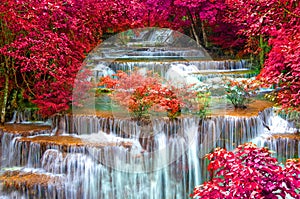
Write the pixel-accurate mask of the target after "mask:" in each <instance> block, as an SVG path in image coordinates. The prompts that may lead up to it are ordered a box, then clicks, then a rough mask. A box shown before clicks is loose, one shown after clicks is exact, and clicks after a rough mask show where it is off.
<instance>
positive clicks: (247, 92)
mask: <svg viewBox="0 0 300 199" xmlns="http://www.w3.org/2000/svg"><path fill="white" fill-rule="evenodd" d="M259 86H260V84H259V83H258V82H257V81H256V80H251V79H248V80H245V79H244V80H240V81H235V80H229V81H228V82H227V83H226V85H225V91H226V98H227V99H229V100H230V102H231V103H232V104H233V106H234V107H235V108H240V109H245V108H247V106H246V105H247V104H248V103H250V102H251V99H250V97H252V96H253V95H254V94H256V91H257V89H258V88H259Z"/></svg>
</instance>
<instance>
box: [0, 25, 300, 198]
mask: <svg viewBox="0 0 300 199" xmlns="http://www.w3.org/2000/svg"><path fill="white" fill-rule="evenodd" d="M170 35H171V32H170V31H166V30H163V31H162V32H160V31H154V32H150V34H148V33H144V32H141V33H140V34H139V35H138V36H135V37H134V40H135V42H127V45H128V46H130V48H128V46H127V48H122V47H120V46H118V45H116V42H115V41H113V40H112V41H109V42H107V43H106V46H105V45H103V46H102V48H101V49H98V50H95V51H94V53H92V54H91V55H90V56H89V58H90V61H89V62H87V63H88V64H87V65H88V66H89V68H92V71H93V75H94V78H95V79H97V78H99V77H101V76H105V75H111V74H113V73H115V72H116V71H117V70H124V71H128V70H133V68H134V67H136V66H137V67H138V68H139V69H147V70H153V71H155V72H158V73H159V74H160V75H161V76H163V77H166V78H167V76H168V77H170V78H171V79H172V78H173V79H176V78H183V79H184V80H186V81H187V80H192V81H195V82H199V83H203V84H205V85H212V84H213V85H214V86H215V85H216V83H215V81H217V82H219V83H220V84H223V86H224V80H223V77H224V76H228V77H232V78H236V77H239V78H245V77H249V74H250V73H247V72H248V71H250V70H251V64H250V63H249V62H247V61H246V60H238V61H236V60H220V61H214V60H211V58H210V57H209V56H208V55H207V53H206V52H205V51H203V49H200V50H199V49H198V50H196V51H194V50H192V49H191V48H188V45H190V43H189V41H188V40H183V42H181V44H184V45H185V46H183V47H182V46H181V47H180V46H179V47H180V48H179V47H178V46H175V47H176V48H175V47H174V46H173V47H172V48H171V49H172V50H170V48H166V47H161V46H160V45H158V46H159V47H157V46H155V47H153V44H157V42H158V41H161V40H163V41H164V42H166V43H167V44H169V43H172V42H173V43H174V41H176V42H175V43H178V42H177V40H175V38H172V37H171V36H170ZM146 37H147V38H148V39H145V38H146ZM139 42H140V43H139ZM137 43H139V46H138V47H137ZM145 43H146V44H151V45H150V47H149V46H144V44H145ZM111 44H114V45H115V46H116V47H115V48H110V47H111ZM141 45H142V46H141ZM178 57H179V58H180V59H179V60H178ZM175 58H176V59H175ZM107 60H110V61H107ZM180 68H181V69H180ZM171 69H172V70H171ZM179 69H180V70H179ZM172 71H173V72H172ZM245 71H246V72H245ZM176 72H178V73H176ZM239 72H241V73H239ZM167 74H168V75H167ZM176 75H177V76H176ZM250 76H251V74H250ZM215 115H216V116H211V117H207V118H205V119H201V118H200V117H192V116H187V117H180V118H178V119H175V120H172V121H170V120H168V119H166V118H151V123H150V124H140V123H138V122H136V121H133V120H131V119H129V118H121V117H105V116H103V117H102V116H96V115H85V114H74V115H73V116H70V115H65V116H63V117H60V118H59V121H58V124H60V127H61V128H63V129H62V132H64V133H63V135H61V136H54V135H52V129H49V128H48V129H47V128H46V129H43V130H24V131H16V130H9V129H8V128H2V129H0V138H1V143H0V144H1V147H0V150H1V151H0V168H1V173H2V177H1V176H0V182H1V184H0V185H1V186H0V198H1V199H4V198H5V199H6V198H22V199H23V198H24V199H29V198H49V199H52V198H58V199H64V198H65V199H116V198H125V199H186V198H189V194H191V193H192V191H193V188H194V187H195V186H197V185H199V184H201V183H203V182H204V181H206V180H208V179H209V174H208V172H207V170H206V166H207V164H208V162H207V160H205V158H204V156H205V154H207V153H209V152H211V151H212V150H213V149H214V148H215V147H225V148H226V149H228V150H233V149H234V148H236V147H237V146H238V145H240V144H243V143H245V142H249V141H253V142H255V143H257V144H258V145H259V146H268V147H269V148H270V149H271V150H274V151H276V152H277V157H280V158H281V160H284V159H286V158H291V157H293V156H298V155H299V153H300V152H299V150H300V149H299V145H300V144H299V141H298V140H297V139H294V137H284V138H282V137H279V136H278V134H280V133H281V134H283V133H284V134H286V133H289V134H292V132H291V131H292V129H291V128H290V127H289V126H288V123H286V121H285V120H283V119H281V118H279V117H278V116H277V115H276V114H274V111H273V109H272V108H268V109H265V110H263V111H261V112H260V113H259V114H258V115H257V116H250V117H246V116H228V115H224V114H223V115H218V114H215ZM30 117H32V116H31V115H29V113H22V112H19V113H18V112H16V113H15V114H14V117H13V118H12V120H11V122H10V123H11V124H7V125H13V124H12V123H29V120H30V119H29V118H30ZM36 118H37V120H39V119H38V117H36ZM43 124H45V123H43ZM46 124H48V123H46ZM14 125H15V124H14ZM23 125H25V124H23ZM35 125H41V124H37V123H36V124H35ZM48 125H49V124H48ZM275 134H276V136H275ZM3 176H4V177H3ZM5 179H10V181H5ZM3 182H10V184H5V183H3Z"/></svg>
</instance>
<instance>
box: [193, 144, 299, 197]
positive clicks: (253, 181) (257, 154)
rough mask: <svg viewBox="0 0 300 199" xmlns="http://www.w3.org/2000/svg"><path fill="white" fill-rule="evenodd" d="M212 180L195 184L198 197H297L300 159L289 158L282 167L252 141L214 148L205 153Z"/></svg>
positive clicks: (264, 149) (267, 152) (194, 194)
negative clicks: (229, 146) (233, 148)
mask: <svg viewBox="0 0 300 199" xmlns="http://www.w3.org/2000/svg"><path fill="white" fill-rule="evenodd" d="M206 157H207V158H208V159H209V160H210V163H209V165H208V168H207V169H208V170H209V172H210V174H211V180H210V181H208V182H205V183H204V184H202V185H200V186H198V187H195V189H194V193H193V194H192V195H191V196H193V197H195V198H196V197H201V198H222V199H223V198H228V199H229V198H236V199H238V198H278V197H279V196H281V198H287V196H288V195H289V196H291V197H293V198H298V196H299V195H298V193H297V189H298V190H299V188H300V178H299V176H300V160H299V159H298V160H296V159H294V160H288V161H287V163H286V165H285V167H281V166H280V165H279V164H278V162H277V160H276V159H275V158H273V157H271V156H270V152H269V151H268V149H266V148H257V147H256V145H254V144H252V143H246V144H243V145H240V146H238V147H237V148H236V149H235V150H234V151H233V152H230V151H226V150H225V149H221V148H217V149H215V151H214V152H212V153H210V154H208V155H207V156H206Z"/></svg>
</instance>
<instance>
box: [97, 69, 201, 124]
mask: <svg viewBox="0 0 300 199" xmlns="http://www.w3.org/2000/svg"><path fill="white" fill-rule="evenodd" d="M99 86H104V87H106V88H110V89H113V93H112V94H111V97H112V99H113V100H114V101H115V102H117V103H119V104H120V105H122V106H123V107H126V108H127V109H128V110H129V112H130V113H131V114H132V115H133V117H134V118H136V119H138V120H139V119H141V118H142V117H144V116H145V115H147V114H149V111H150V110H153V111H162V110H164V111H166V112H167V114H168V117H169V118H171V119H173V118H176V117H177V116H179V115H180V112H181V110H182V109H183V108H189V109H194V110H196V109H197V105H198V104H197V103H196V101H193V99H196V98H197V92H196V91H195V90H193V89H192V85H189V86H186V87H182V88H178V87H174V86H169V85H168V84H166V85H164V84H163V82H162V79H161V78H160V77H159V76H158V75H157V74H152V73H150V72H148V73H147V74H146V75H142V74H140V73H139V72H138V70H135V71H133V72H132V73H130V74H127V73H125V72H123V71H118V72H117V73H116V74H115V75H113V77H110V76H106V77H102V78H101V79H100V82H99Z"/></svg>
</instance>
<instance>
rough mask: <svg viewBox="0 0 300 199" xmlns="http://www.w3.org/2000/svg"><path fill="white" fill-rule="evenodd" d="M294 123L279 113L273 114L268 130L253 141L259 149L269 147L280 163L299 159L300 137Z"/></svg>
mask: <svg viewBox="0 0 300 199" xmlns="http://www.w3.org/2000/svg"><path fill="white" fill-rule="evenodd" d="M297 131H298V132H299V129H298V130H297V129H296V128H295V127H293V125H292V123H290V122H288V121H287V120H285V119H283V118H282V117H281V116H279V115H278V114H277V113H274V112H272V115H271V117H270V119H269V123H268V128H266V129H265V132H264V133H263V134H262V135H260V136H258V137H256V138H255V139H253V140H252V142H254V143H255V144H257V145H258V146H259V147H267V148H268V149H269V150H271V151H273V152H274V153H273V156H274V157H276V158H277V159H278V161H279V162H285V161H286V160H287V159H290V158H297V157H299V155H300V142H299V140H300V136H299V134H297Z"/></svg>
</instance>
